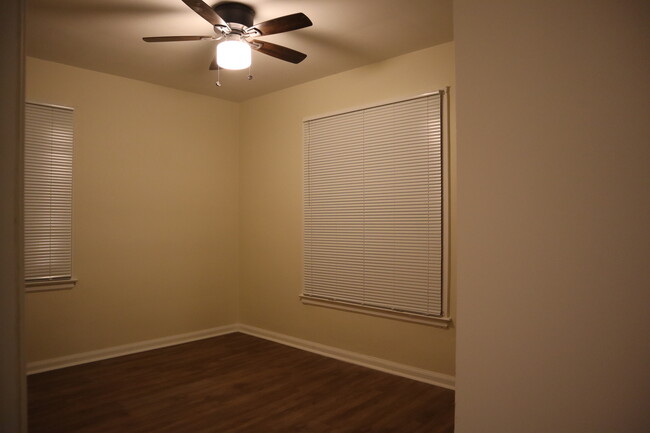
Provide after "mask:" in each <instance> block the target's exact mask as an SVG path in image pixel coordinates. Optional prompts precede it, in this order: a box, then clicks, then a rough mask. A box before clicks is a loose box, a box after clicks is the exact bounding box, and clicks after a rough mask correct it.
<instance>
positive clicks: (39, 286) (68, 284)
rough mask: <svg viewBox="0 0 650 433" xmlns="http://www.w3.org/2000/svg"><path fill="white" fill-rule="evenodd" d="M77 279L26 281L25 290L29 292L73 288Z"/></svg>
mask: <svg viewBox="0 0 650 433" xmlns="http://www.w3.org/2000/svg"><path fill="white" fill-rule="evenodd" d="M75 284H77V280H74V279H72V280H49V281H26V282H25V291H26V292H27V293H35V292H49V291H52V290H68V289H72V288H73V287H74V286H75Z"/></svg>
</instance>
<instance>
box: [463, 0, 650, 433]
mask: <svg viewBox="0 0 650 433" xmlns="http://www.w3.org/2000/svg"><path fill="white" fill-rule="evenodd" d="M648 23H650V3H648V2H647V1H643V0H642V1H625V2H620V1H613V0H612V1H603V0H598V1H594V0H590V1H586V0H585V1H569V2H567V1H521V0H517V1H502V2H486V1H483V0H458V1H455V2H454V29H455V43H456V52H457V63H456V69H457V80H458V81H457V86H458V110H457V113H458V159H457V164H458V165H457V168H458V219H457V230H458V255H457V257H458V261H457V263H458V269H457V272H458V344H457V382H456V383H457V390H456V431H457V432H458V433H476V432H481V433H491V432H494V433H521V432H526V433H536V432H539V433H548V432H555V433H560V432H567V433H569V432H570V433H575V432H589V433H598V432H603V433H604V432H626V433H635V432H639V433H640V432H647V431H648V426H650V412H649V411H648V402H649V401H650V368H649V367H648V366H650V342H649V341H650V340H649V338H648V335H649V332H650V314H649V308H650V307H649V306H650V272H649V271H648V269H649V266H648V258H649V257H650V229H649V223H650V205H649V203H650V202H649V197H650V175H649V173H650V126H649V125H650V123H649V121H648V120H649V119H650V102H649V99H648V96H649V95H650V53H649V51H648V48H649V47H650V31H649V28H650V27H649V26H648Z"/></svg>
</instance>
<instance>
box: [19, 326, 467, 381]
mask: <svg viewBox="0 0 650 433" xmlns="http://www.w3.org/2000/svg"><path fill="white" fill-rule="evenodd" d="M233 332H242V333H244V334H248V335H252V336H254V337H259V338H263V339H265V340H270V341H274V342H276V343H280V344H284V345H286V346H291V347H295V348H297V349H301V350H306V351H308V352H313V353H317V354H319V355H323V356H327V357H329V358H334V359H338V360H340V361H344V362H349V363H351V364H357V365H360V366H362V367H367V368H372V369H373V370H379V371H383V372H385V373H390V374H394V375H397V376H402V377H406V378H409V379H413V380H417V381H420V382H425V383H429V384H431V385H436V386H441V387H443V388H447V389H452V390H453V389H455V384H456V378H455V377H454V376H449V375H447V374H442V373H436V372H433V371H429V370H424V369H421V368H417V367H412V366H409V365H405V364H400V363H397V362H393V361H387V360H385V359H381V358H375V357H373V356H368V355H362V354H360V353H356V352H351V351H348V350H343V349H339V348H336V347H332V346H327V345H325V344H320V343H314V342H312V341H308V340H303V339H300V338H296V337H291V336H289V335H285V334H280V333H277V332H273V331H267V330H265V329H261V328H256V327H254V326H248V325H243V324H233V325H226V326H220V327H218V328H211V329H204V330H201V331H196V332H189V333H187V334H179V335H172V336H169V337H163V338H156V339H153V340H146V341H141V342H138V343H132V344H125V345H122V346H114V347H109V348H106V349H100V350H93V351H90V352H83V353H77V354H74V355H68V356H62V357H60V358H52V359H46V360H43V361H36V362H30V363H29V364H27V374H35V373H42V372H44V371H50V370H56V369H59V368H65V367H71V366H73V365H79V364H85V363H88V362H94V361H100V360H102V359H108V358H115V357H118V356H124V355H129V354H132V353H138V352H144V351H147V350H153V349H159V348H162V347H167V346H175V345H177V344H182V343H189V342H190V341H196V340H203V339H205V338H211V337H217V336H219V335H225V334H230V333H233Z"/></svg>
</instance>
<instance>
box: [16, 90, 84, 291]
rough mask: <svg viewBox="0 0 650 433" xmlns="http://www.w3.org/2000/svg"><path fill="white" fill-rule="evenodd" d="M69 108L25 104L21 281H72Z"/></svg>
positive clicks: (45, 284) (34, 284)
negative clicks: (22, 263) (23, 256)
mask: <svg viewBox="0 0 650 433" xmlns="http://www.w3.org/2000/svg"><path fill="white" fill-rule="evenodd" d="M73 114H74V112H73V110H72V109H71V108H66V107H57V106H50V105H43V104H35V103H29V102H28V103H26V106H25V198H24V203H25V208H24V219H25V249H24V251H25V280H26V281H25V282H26V286H27V288H28V290H44V289H61V288H70V287H72V286H73V285H74V281H73V280H72V145H73V131H72V123H73Z"/></svg>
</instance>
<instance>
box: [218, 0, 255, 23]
mask: <svg viewBox="0 0 650 433" xmlns="http://www.w3.org/2000/svg"><path fill="white" fill-rule="evenodd" d="M213 9H214V11H215V12H216V13H217V14H219V16H220V17H221V18H223V20H224V21H225V22H227V23H229V24H230V23H238V24H241V25H243V26H244V27H252V26H253V20H254V18H255V11H254V10H253V8H251V7H250V6H246V5H245V4H242V3H236V2H222V3H217V4H216V5H214V7H213Z"/></svg>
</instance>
